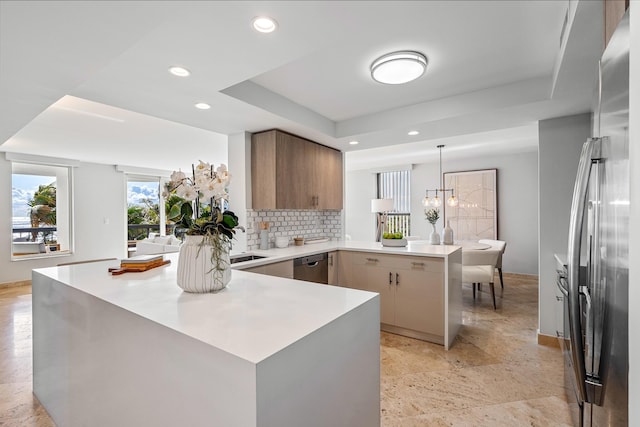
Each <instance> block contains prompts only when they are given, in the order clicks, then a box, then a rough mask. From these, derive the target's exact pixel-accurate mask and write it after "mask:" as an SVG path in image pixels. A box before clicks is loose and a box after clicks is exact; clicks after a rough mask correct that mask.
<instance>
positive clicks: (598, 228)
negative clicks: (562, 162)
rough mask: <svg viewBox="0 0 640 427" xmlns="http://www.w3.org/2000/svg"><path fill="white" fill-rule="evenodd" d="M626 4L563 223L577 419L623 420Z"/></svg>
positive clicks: (568, 349) (563, 280)
mask: <svg viewBox="0 0 640 427" xmlns="http://www.w3.org/2000/svg"><path fill="white" fill-rule="evenodd" d="M628 112H629V11H627V14H626V15H625V17H624V18H623V19H622V21H621V22H620V24H619V25H618V28H617V29H616V32H615V33H614V35H613V37H612V38H611V40H610V42H609V44H608V46H607V49H606V50H605V52H604V54H603V56H602V59H601V60H600V79H599V85H598V96H597V101H596V102H595V105H594V111H593V138H590V139H589V140H588V141H587V142H586V143H585V144H584V146H583V148H582V155H581V158H580V162H579V166H578V173H577V177H576V183H575V187H574V194H573V199H572V205H571V218H570V226H569V228H570V229H569V247H568V259H567V270H566V274H561V275H560V280H559V285H560V286H561V287H562V288H563V289H562V290H563V293H565V298H564V299H565V301H566V305H565V319H566V320H567V322H566V325H565V335H564V338H565V339H564V340H562V342H563V345H564V349H563V350H564V354H565V367H566V371H565V377H566V379H567V390H568V391H569V393H568V394H569V395H568V397H570V398H572V399H573V408H575V418H574V421H575V424H576V425H579V426H626V425H628V371H629V346H628V312H629V304H628V296H629V293H628V289H629V279H628V278H629V274H628V273H629V265H628V262H629V257H628V247H629V245H628V228H629V136H628V129H629V114H628Z"/></svg>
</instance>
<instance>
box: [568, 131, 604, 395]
mask: <svg viewBox="0 0 640 427" xmlns="http://www.w3.org/2000/svg"><path fill="white" fill-rule="evenodd" d="M599 146H600V139H599V138H589V139H588V140H587V142H585V143H584V145H583V146H582V153H581V155H580V163H579V164H578V172H577V174H576V183H575V187H574V190H573V199H572V201H571V216H570V218H569V246H568V259H567V284H568V291H569V297H568V302H569V316H568V317H569V330H570V340H571V358H572V361H573V370H574V375H575V379H576V385H577V388H578V390H577V392H578V397H579V399H580V401H582V402H584V401H587V389H586V379H587V375H586V369H585V358H584V344H583V336H582V310H581V305H580V283H579V277H580V276H579V273H580V248H581V237H582V227H583V222H584V213H585V207H586V204H587V189H588V184H589V175H590V173H591V165H592V160H593V159H594V157H599V155H600V152H599V151H600V150H599ZM594 154H595V155H596V156H594Z"/></svg>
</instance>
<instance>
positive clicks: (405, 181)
mask: <svg viewBox="0 0 640 427" xmlns="http://www.w3.org/2000/svg"><path fill="white" fill-rule="evenodd" d="M410 182H411V171H409V170H403V171H393V172H380V173H379V174H378V198H380V199H393V210H392V211H391V212H390V213H389V214H388V215H387V228H388V229H389V232H391V233H396V232H400V233H402V234H403V235H404V236H408V235H409V234H410V231H411V188H410Z"/></svg>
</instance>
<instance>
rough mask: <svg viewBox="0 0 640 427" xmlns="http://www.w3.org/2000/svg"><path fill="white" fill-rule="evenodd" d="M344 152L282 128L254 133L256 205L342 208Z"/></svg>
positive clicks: (252, 173) (268, 206)
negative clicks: (289, 132) (280, 129)
mask: <svg viewBox="0 0 640 427" xmlns="http://www.w3.org/2000/svg"><path fill="white" fill-rule="evenodd" d="M342 186H343V182H342V153H341V152H340V151H338V150H334V149H333V148H329V147H325V146H323V145H320V144H316V143H315V142H312V141H309V140H306V139H304V138H300V137H298V136H295V135H291V134H288V133H286V132H282V131H279V130H270V131H265V132H260V133H255V134H253V135H252V137H251V194H252V196H251V198H252V204H253V209H317V210H322V209H335V210H340V209H342Z"/></svg>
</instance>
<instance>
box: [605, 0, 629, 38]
mask: <svg viewBox="0 0 640 427" xmlns="http://www.w3.org/2000/svg"><path fill="white" fill-rule="evenodd" d="M627 9H629V0H605V1H604V46H605V47H606V46H607V45H608V44H609V40H610V39H611V36H612V35H613V32H614V31H615V30H616V27H617V26H618V23H619V22H620V20H621V19H622V17H623V16H624V14H625V12H626V11H627Z"/></svg>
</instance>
